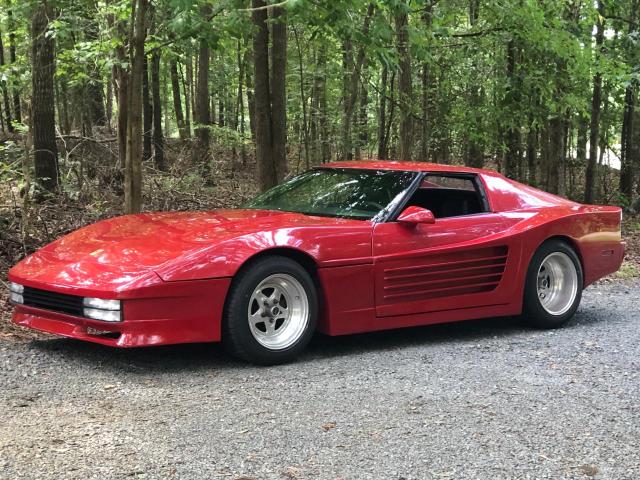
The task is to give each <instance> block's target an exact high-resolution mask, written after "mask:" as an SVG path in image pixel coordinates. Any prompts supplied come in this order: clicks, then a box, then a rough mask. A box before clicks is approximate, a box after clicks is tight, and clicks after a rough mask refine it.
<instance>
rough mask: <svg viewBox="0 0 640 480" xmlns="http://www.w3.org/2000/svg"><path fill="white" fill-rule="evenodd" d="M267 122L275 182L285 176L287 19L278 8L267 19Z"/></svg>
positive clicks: (287, 167) (286, 165)
mask: <svg viewBox="0 0 640 480" xmlns="http://www.w3.org/2000/svg"><path fill="white" fill-rule="evenodd" d="M271 21H272V24H271V35H272V38H271V42H272V48H271V79H270V81H271V83H270V87H271V121H272V135H273V140H272V148H273V161H274V164H275V168H276V181H277V183H280V182H281V181H282V180H283V179H284V178H285V177H286V175H287V172H288V170H289V166H288V164H287V92H286V80H287V78H286V74H287V17H286V11H285V10H284V8H282V7H276V8H273V9H272V18H271Z"/></svg>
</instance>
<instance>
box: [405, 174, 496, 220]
mask: <svg viewBox="0 0 640 480" xmlns="http://www.w3.org/2000/svg"><path fill="white" fill-rule="evenodd" d="M407 206H408V207H409V206H416V207H422V208H427V209H429V210H431V212H432V213H433V215H434V216H435V217H436V218H446V217H459V216H462V215H474V214H477V213H483V212H485V211H486V209H485V203H484V201H483V198H482V195H481V193H480V191H479V187H478V184H477V178H476V176H475V175H456V174H428V175H426V176H425V177H424V179H423V181H422V184H421V185H420V188H418V190H416V192H415V193H414V194H413V196H412V197H411V198H410V199H409V202H408V203H407Z"/></svg>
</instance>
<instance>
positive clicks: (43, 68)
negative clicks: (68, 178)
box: [31, 0, 59, 192]
mask: <svg viewBox="0 0 640 480" xmlns="http://www.w3.org/2000/svg"><path fill="white" fill-rule="evenodd" d="M50 18H52V10H51V7H50V6H49V4H48V3H47V1H46V0H43V1H42V2H41V3H39V4H38V5H37V6H36V7H35V10H34V12H33V18H32V22H31V28H32V31H31V35H32V37H31V38H32V42H33V44H32V61H33V66H32V87H33V100H32V107H31V115H32V122H33V150H34V167H35V178H36V181H37V182H38V183H39V185H40V186H41V187H42V188H43V189H44V190H47V191H49V192H53V191H55V190H56V189H57V188H58V180H59V173H58V149H57V147H56V130H55V102H54V84H53V76H54V72H55V58H54V39H53V37H52V36H48V35H47V31H48V26H49V19H50Z"/></svg>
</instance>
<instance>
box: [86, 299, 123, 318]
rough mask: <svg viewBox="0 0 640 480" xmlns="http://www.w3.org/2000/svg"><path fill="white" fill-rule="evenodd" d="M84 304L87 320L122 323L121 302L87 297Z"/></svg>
mask: <svg viewBox="0 0 640 480" xmlns="http://www.w3.org/2000/svg"><path fill="white" fill-rule="evenodd" d="M82 304H83V305H84V309H83V314H84V316H85V317H87V318H92V319H94V320H102V321H103V322H120V321H121V320H122V316H121V303H120V300H105V299H102V298H91V297H86V298H84V299H83V300H82Z"/></svg>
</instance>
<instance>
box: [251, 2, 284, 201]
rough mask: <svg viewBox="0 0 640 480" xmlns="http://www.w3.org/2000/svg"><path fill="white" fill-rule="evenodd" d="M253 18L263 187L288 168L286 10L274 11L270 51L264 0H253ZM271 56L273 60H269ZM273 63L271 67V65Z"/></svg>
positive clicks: (258, 160)
mask: <svg viewBox="0 0 640 480" xmlns="http://www.w3.org/2000/svg"><path fill="white" fill-rule="evenodd" d="M252 7H253V9H252V14H251V18H252V21H253V25H254V27H255V29H256V31H255V33H254V37H253V65H254V82H255V103H256V106H255V108H256V164H257V173H258V183H259V186H260V189H261V190H263V191H264V190H266V189H268V188H271V187H273V186H274V185H277V184H278V183H279V182H280V181H281V180H282V179H283V178H284V176H285V174H286V171H287V158H286V45H287V27H286V16H285V12H284V9H283V8H281V7H273V8H271V9H269V10H271V19H270V20H271V23H272V38H271V40H272V47H271V52H270V51H269V27H268V24H267V19H268V13H267V8H266V4H265V2H264V1H263V0H253V2H252ZM270 57H271V62H269V60H270ZM270 63H271V69H270V68H269V64H270Z"/></svg>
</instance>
